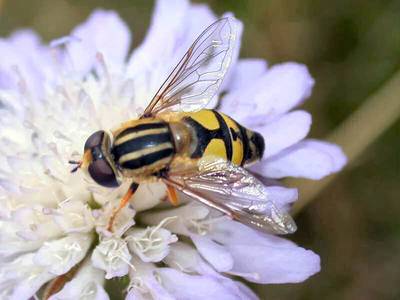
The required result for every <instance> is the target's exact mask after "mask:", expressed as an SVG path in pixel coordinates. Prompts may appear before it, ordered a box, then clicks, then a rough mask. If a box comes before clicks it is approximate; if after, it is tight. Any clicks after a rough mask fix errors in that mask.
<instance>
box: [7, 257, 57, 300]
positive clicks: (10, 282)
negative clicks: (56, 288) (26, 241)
mask: <svg viewBox="0 0 400 300" xmlns="http://www.w3.org/2000/svg"><path fill="white" fill-rule="evenodd" d="M33 258H34V254H32V253H28V254H24V255H22V256H19V257H18V258H16V259H14V260H12V261H10V262H5V263H2V264H1V266H0V286H1V287H2V290H0V295H6V296H7V297H5V299H11V300H20V299H29V298H30V297H31V296H33V295H34V294H35V293H36V292H37V291H38V290H39V289H40V287H41V286H42V285H43V284H45V283H46V282H48V281H50V280H51V279H53V278H54V277H56V275H55V274H52V273H50V272H47V271H46V269H45V268H42V267H40V266H38V265H36V264H35V263H34V262H33Z"/></svg>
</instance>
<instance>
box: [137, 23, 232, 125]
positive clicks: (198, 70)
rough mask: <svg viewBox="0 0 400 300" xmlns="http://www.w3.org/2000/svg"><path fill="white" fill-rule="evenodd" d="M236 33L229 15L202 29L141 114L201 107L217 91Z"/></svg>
mask: <svg viewBox="0 0 400 300" xmlns="http://www.w3.org/2000/svg"><path fill="white" fill-rule="evenodd" d="M236 36H237V30H236V27H235V20H234V18H232V17H226V18H222V19H219V20H217V21H216V22H215V23H213V24H212V25H210V26H209V27H208V28H207V29H206V30H204V31H203V33H202V34H201V35H200V36H199V37H198V38H197V39H196V40H195V42H194V43H193V44H192V46H191V47H190V48H189V50H188V51H187V52H186V54H185V55H184V56H183V58H182V59H181V61H180V62H179V63H178V65H177V66H176V67H175V69H174V70H173V71H172V73H171V74H170V75H169V76H168V78H167V80H166V81H165V82H164V84H163V85H162V86H161V87H160V89H159V90H158V92H157V94H156V95H155V96H154V98H153V99H152V101H151V102H150V104H149V105H148V107H147V108H146V109H145V111H144V113H143V116H146V117H147V116H151V115H155V114H157V113H159V112H161V111H194V110H198V109H201V108H203V107H204V106H205V105H206V104H207V103H208V102H209V101H210V100H211V99H212V97H213V96H214V95H215V94H216V92H217V91H218V89H219V87H220V85H221V83H222V80H223V78H224V76H225V74H226V72H227V70H228V68H229V65H230V62H231V59H232V52H233V48H234V44H235V41H236Z"/></svg>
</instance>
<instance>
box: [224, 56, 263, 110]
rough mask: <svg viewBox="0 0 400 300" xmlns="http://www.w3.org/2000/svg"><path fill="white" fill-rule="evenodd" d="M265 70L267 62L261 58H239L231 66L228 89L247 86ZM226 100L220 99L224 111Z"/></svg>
mask: <svg viewBox="0 0 400 300" xmlns="http://www.w3.org/2000/svg"><path fill="white" fill-rule="evenodd" d="M266 71H267V62H266V61H265V60H263V59H257V58H245V59H240V60H239V61H238V62H237V63H236V65H235V66H234V68H233V74H232V77H231V78H230V81H229V85H228V87H227V88H228V91H233V90H236V89H242V88H247V87H248V86H250V85H252V84H253V83H254V81H255V80H257V79H259V78H260V76H262V75H264V73H265V72H266ZM224 104H226V102H224V101H222V103H221V110H222V111H224V108H225V105H224Z"/></svg>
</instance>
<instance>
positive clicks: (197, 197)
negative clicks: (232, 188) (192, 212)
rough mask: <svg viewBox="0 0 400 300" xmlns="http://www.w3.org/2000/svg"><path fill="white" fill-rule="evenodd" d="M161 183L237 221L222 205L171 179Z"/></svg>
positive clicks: (227, 208)
mask: <svg viewBox="0 0 400 300" xmlns="http://www.w3.org/2000/svg"><path fill="white" fill-rule="evenodd" d="M163 181H164V183H165V184H167V186H172V187H173V188H175V189H176V190H178V191H180V192H182V193H183V194H185V195H187V196H189V197H190V198H192V199H194V200H197V201H199V202H201V203H203V204H205V205H207V206H208V207H211V208H214V209H216V210H218V211H220V212H222V213H224V214H225V215H227V216H228V217H229V218H231V219H232V220H233V219H237V216H236V214H235V213H234V212H233V211H232V210H231V209H230V208H229V207H227V206H225V205H223V204H222V203H217V202H214V201H212V200H211V199H207V197H204V196H203V195H201V194H200V193H198V192H197V191H194V190H191V189H189V188H187V187H185V186H184V185H182V184H181V183H179V182H177V181H175V180H173V179H171V178H163Z"/></svg>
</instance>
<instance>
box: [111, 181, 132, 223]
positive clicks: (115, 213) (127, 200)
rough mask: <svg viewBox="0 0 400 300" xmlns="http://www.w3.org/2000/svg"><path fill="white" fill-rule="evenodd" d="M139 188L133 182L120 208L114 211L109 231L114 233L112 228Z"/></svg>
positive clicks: (120, 203)
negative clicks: (118, 215)
mask: <svg viewBox="0 0 400 300" xmlns="http://www.w3.org/2000/svg"><path fill="white" fill-rule="evenodd" d="M138 187H139V185H138V184H137V183H136V182H132V184H131V185H130V187H129V189H128V191H127V192H126V193H125V195H124V197H123V198H122V199H121V201H120V202H119V205H118V207H117V208H116V209H114V211H113V214H112V216H111V218H110V220H109V221H108V227H107V230H108V231H112V226H113V223H114V220H115V217H116V216H117V214H118V213H119V212H120V210H121V209H123V208H124V207H125V205H126V204H127V203H128V202H129V200H130V199H131V197H132V196H133V194H134V193H135V192H136V190H137V189H138Z"/></svg>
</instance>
